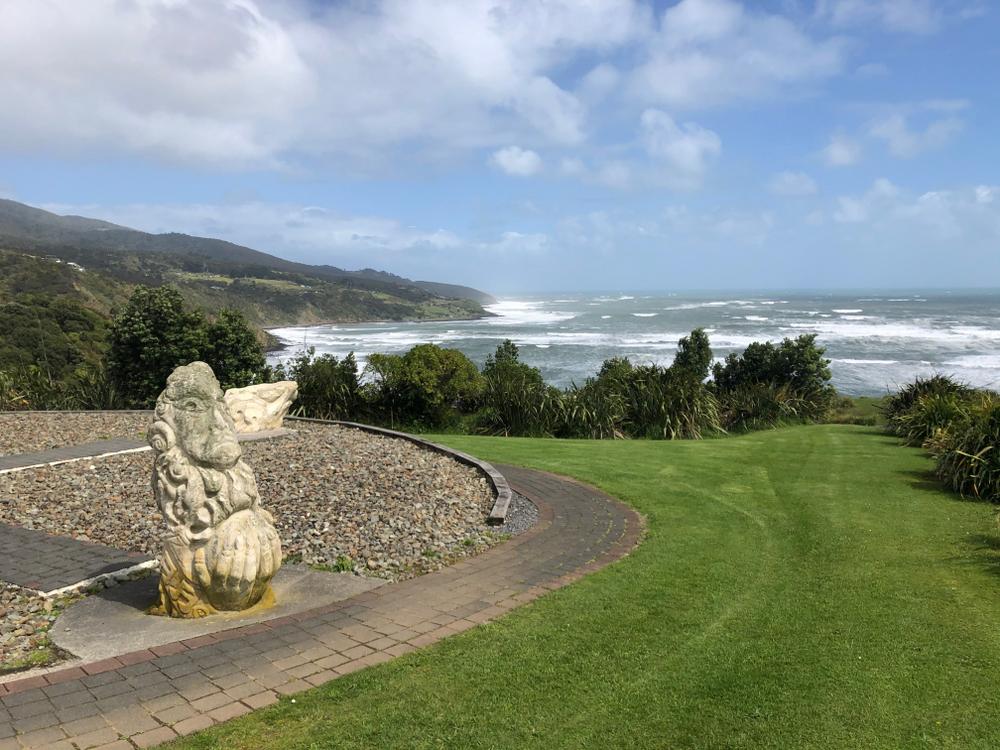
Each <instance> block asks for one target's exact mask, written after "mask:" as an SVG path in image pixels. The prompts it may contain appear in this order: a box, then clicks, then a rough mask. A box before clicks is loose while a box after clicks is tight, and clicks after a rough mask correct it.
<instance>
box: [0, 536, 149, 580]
mask: <svg viewBox="0 0 1000 750" xmlns="http://www.w3.org/2000/svg"><path fill="white" fill-rule="evenodd" d="M0 550H2V554H0V581H6V582H7V583H13V584H14V585H15V586H21V587H22V588H28V589H34V590H35V591H39V592H41V593H43V594H48V593H51V592H53V591H56V590H57V589H61V588H63V587H64V586H70V585H72V584H75V583H78V582H80V581H85V580H88V579H90V578H94V577H96V576H99V575H102V574H104V573H113V572H114V571H116V570H121V569H123V568H131V567H132V566H134V565H138V564H139V563H143V562H147V561H149V560H150V559H151V558H150V557H149V556H147V555H144V554H142V553H141V552H122V551H121V550H119V549H113V548H111V547H105V546H104V545H103V544H96V543H94V542H84V541H81V540H78V539H70V538H69V537H65V536H52V535H51V534H46V533H45V532H44V531H35V530H34V529H23V528H21V527H19V526H8V525H7V524H4V523H0ZM8 551H9V552H8Z"/></svg>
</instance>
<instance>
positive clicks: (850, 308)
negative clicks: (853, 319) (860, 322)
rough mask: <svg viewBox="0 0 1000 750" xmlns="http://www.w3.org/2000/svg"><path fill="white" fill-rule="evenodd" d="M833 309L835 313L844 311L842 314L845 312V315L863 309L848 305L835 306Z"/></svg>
mask: <svg viewBox="0 0 1000 750" xmlns="http://www.w3.org/2000/svg"><path fill="white" fill-rule="evenodd" d="M833 311H834V312H835V313H844V314H847V315H852V314H855V313H860V312H864V310H862V309H861V308H859V307H853V308H852V307H848V308H844V309H838V308H836V307H835V308H833Z"/></svg>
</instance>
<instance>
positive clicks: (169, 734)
mask: <svg viewBox="0 0 1000 750" xmlns="http://www.w3.org/2000/svg"><path fill="white" fill-rule="evenodd" d="M176 736H177V732H175V731H174V730H173V729H171V728H170V727H160V728H159V729H154V730H152V731H150V732H143V733H142V734H137V735H136V736H135V737H132V738H131V739H132V742H134V743H135V746H136V747H140V748H143V747H153V746H154V745H162V744H163V743H164V742H169V741H170V740H172V739H173V738H174V737H176Z"/></svg>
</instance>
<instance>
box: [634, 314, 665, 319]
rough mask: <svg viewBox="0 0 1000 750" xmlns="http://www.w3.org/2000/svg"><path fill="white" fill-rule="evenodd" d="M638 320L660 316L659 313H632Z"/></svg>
mask: <svg viewBox="0 0 1000 750" xmlns="http://www.w3.org/2000/svg"><path fill="white" fill-rule="evenodd" d="M632 315H633V316H635V317H636V318H653V317H656V316H657V315H659V313H632Z"/></svg>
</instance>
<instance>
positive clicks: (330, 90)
mask: <svg viewBox="0 0 1000 750" xmlns="http://www.w3.org/2000/svg"><path fill="white" fill-rule="evenodd" d="M845 50H846V47H845V44H844V41H843V40H841V39H838V38H820V37H817V36H815V35H810V33H809V32H807V31H804V30H803V29H801V28H799V27H798V26H796V25H795V23H793V22H792V21H790V20H788V19H787V18H785V17H782V16H780V15H776V14H771V13H766V12H763V11H757V10H747V9H745V8H744V5H742V4H740V3H737V2H735V1H734V0H681V2H679V3H676V4H675V5H672V6H670V7H668V8H667V9H666V10H665V11H663V12H662V13H656V12H654V10H653V9H652V6H651V4H649V3H647V2H644V1H643V0H588V1H587V2H577V1H575V0H548V1H547V2H516V3H511V2H506V1H504V0H372V1H371V2H366V3H329V4H317V3H313V2H310V1H309V0H218V1H217V2H211V3H208V2H201V1H199V0H89V1H88V2H86V3H82V2H79V1H78V0H48V1H47V2H23V3H0V69H2V70H3V71H4V74H3V76H2V77H0V97H2V98H3V100H4V101H9V102H17V106H16V107H14V106H12V107H8V108H7V110H6V111H5V113H4V117H3V118H0V144H3V148H4V150H6V151H15V152H26V151H27V152H40V153H45V154H52V153H59V152H83V153H87V154H92V155H99V156H101V157H103V156H105V155H107V154H122V153H125V154H138V155H141V156H143V157H152V158H155V159H159V160H163V161H168V162H177V161H180V162H186V163H189V164H192V163H193V164H196V165H198V166H202V167H208V166H222V167H226V168H231V167H235V168H265V169H286V170H287V169H292V170H295V169H316V168H317V167H318V166H322V165H324V164H326V163H327V160H329V161H333V162H336V163H337V164H338V165H340V164H341V163H343V164H344V165H346V166H348V167H350V168H353V169H355V170H364V171H377V170H378V169H379V168H385V167H386V166H387V165H388V166H392V167H393V168H397V169H398V167H399V166H400V163H401V162H402V161H403V160H408V161H415V162H421V161H423V162H433V163H441V162H447V161H448V160H449V159H452V158H455V157H456V156H459V157H460V156H462V155H466V154H469V153H470V152H475V153H484V152H485V153H490V152H492V151H494V150H496V149H498V148H502V147H504V146H506V145H507V144H511V143H526V144H531V145H532V147H533V148H536V149H541V148H542V147H550V146H555V147H561V148H577V147H582V146H584V145H586V144H587V142H588V139H589V138H590V137H591V136H592V134H593V133H594V132H596V131H600V130H601V128H602V125H603V124H604V123H602V122H601V121H600V120H601V119H602V118H605V119H613V118H614V117H615V116H616V115H617V111H616V110H615V107H614V106H613V105H612V104H610V103H609V102H610V101H611V100H612V99H613V98H616V97H623V98H622V103H623V104H624V106H625V107H626V111H625V112H624V113H625V116H627V117H634V116H636V115H637V114H638V113H639V112H641V111H642V109H643V108H646V107H649V106H661V107H662V106H664V105H668V106H670V107H671V108H691V107H703V106H719V105H726V104H731V103H735V102H741V101H746V100H751V99H756V98H759V97H767V96H773V95H775V94H777V93H780V92H781V91H782V90H784V89H786V88H789V87H792V88H795V87H800V86H801V85H803V84H811V83H813V82H817V81H822V80H824V79H826V78H828V77H830V76H832V75H835V74H837V73H838V72H840V71H841V70H842V68H843V65H844V58H845V54H846V53H845ZM623 53H624V54H623ZM623 95H624V96H623ZM629 97H631V98H629Z"/></svg>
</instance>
